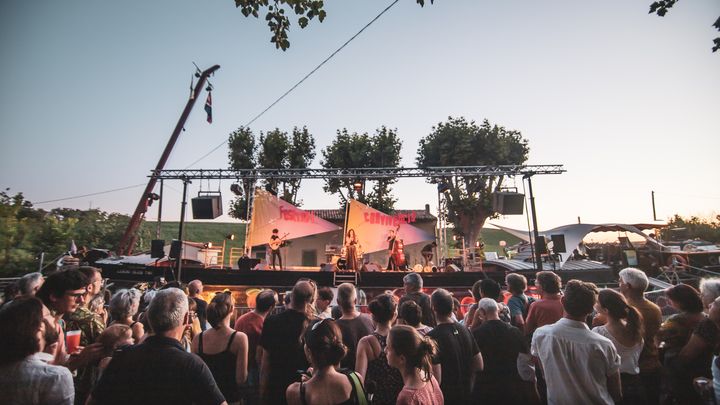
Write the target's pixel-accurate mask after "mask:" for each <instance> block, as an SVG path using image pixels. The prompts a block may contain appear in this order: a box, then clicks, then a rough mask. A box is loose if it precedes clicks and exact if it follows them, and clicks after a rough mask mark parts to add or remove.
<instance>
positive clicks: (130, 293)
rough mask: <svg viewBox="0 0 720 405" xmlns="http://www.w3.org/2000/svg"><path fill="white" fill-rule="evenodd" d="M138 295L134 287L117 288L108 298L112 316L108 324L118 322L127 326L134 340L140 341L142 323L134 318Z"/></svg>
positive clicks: (143, 330)
mask: <svg viewBox="0 0 720 405" xmlns="http://www.w3.org/2000/svg"><path fill="white" fill-rule="evenodd" d="M140 296H141V293H140V291H139V290H137V289H135V288H131V289H129V290H125V289H122V290H118V291H117V292H116V293H115V294H113V296H112V298H111V299H110V308H109V310H110V317H111V318H112V322H110V325H114V324H118V323H119V324H122V325H127V326H129V327H130V329H132V331H133V339H135V341H136V342H140V341H141V339H142V337H143V335H144V334H145V328H144V327H143V324H142V323H141V322H138V321H137V320H135V315H137V312H138V309H139V307H140Z"/></svg>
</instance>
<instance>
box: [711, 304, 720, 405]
mask: <svg viewBox="0 0 720 405" xmlns="http://www.w3.org/2000/svg"><path fill="white" fill-rule="evenodd" d="M708 318H710V320H712V321H713V322H714V323H715V326H717V327H719V328H720V297H718V298H715V301H713V302H712V304H710V310H709V311H708ZM712 377H713V390H714V394H715V403H716V404H720V357H719V356H718V354H715V355H714V356H713V358H712Z"/></svg>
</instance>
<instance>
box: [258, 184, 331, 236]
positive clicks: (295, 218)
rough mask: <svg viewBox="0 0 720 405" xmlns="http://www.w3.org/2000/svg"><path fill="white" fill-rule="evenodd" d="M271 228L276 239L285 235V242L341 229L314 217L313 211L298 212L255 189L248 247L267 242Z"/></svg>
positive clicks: (263, 191)
mask: <svg viewBox="0 0 720 405" xmlns="http://www.w3.org/2000/svg"><path fill="white" fill-rule="evenodd" d="M274 228H277V229H278V230H279V231H280V232H279V235H280V236H283V235H285V234H288V235H287V237H286V240H291V239H295V238H301V237H303V236H309V235H316V234H319V233H324V232H332V231H337V230H339V229H341V228H340V227H339V226H337V225H335V224H333V223H330V222H328V221H325V220H324V219H320V218H318V217H317V216H316V215H315V213H314V212H313V211H304V210H301V209H300V208H298V207H296V206H294V205H292V204H290V203H288V202H286V201H283V200H281V199H279V198H278V197H276V196H274V195H272V194H270V193H268V192H267V191H265V190H261V189H256V190H255V201H254V202H253V211H252V216H251V217H250V228H249V232H248V245H249V246H258V245H264V244H266V243H268V241H269V240H270V236H271V235H272V230H273V229H274Z"/></svg>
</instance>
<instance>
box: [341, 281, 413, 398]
mask: <svg viewBox="0 0 720 405" xmlns="http://www.w3.org/2000/svg"><path fill="white" fill-rule="evenodd" d="M409 302H412V301H409ZM369 307H370V313H371V314H372V318H373V322H374V323H375V331H373V333H372V334H371V335H368V336H365V337H363V338H362V339H360V342H358V348H357V360H356V362H355V371H357V373H358V374H360V376H361V377H363V378H364V381H365V387H366V389H367V390H368V392H371V393H372V394H373V404H374V405H385V404H388V405H391V404H395V400H396V398H397V396H398V394H399V393H400V390H402V387H403V379H402V375H401V374H400V372H399V371H398V370H397V369H395V368H392V367H390V365H389V364H388V361H387V336H388V333H390V327H391V325H392V323H393V321H395V318H396V317H397V303H396V302H395V299H394V297H393V296H392V295H391V294H382V295H380V296H378V297H376V298H375V299H374V300H372V301H371V302H370V305H369ZM371 387H372V389H371Z"/></svg>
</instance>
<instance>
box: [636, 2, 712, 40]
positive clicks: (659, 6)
mask: <svg viewBox="0 0 720 405" xmlns="http://www.w3.org/2000/svg"><path fill="white" fill-rule="evenodd" d="M677 2H678V0H659V1H655V2H653V3H652V4H650V12H649V13H648V14H653V13H654V14H657V15H659V16H660V17H665V14H667V12H668V11H669V10H670V9H671V8H672V7H673V6H674V5H675V3H677ZM712 26H713V27H715V29H717V30H718V31H720V17H718V19H717V20H715V22H714V23H713V25H712ZM713 44H714V46H713V47H712V51H713V52H717V50H718V49H720V37H718V38H715V39H713Z"/></svg>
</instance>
